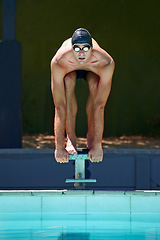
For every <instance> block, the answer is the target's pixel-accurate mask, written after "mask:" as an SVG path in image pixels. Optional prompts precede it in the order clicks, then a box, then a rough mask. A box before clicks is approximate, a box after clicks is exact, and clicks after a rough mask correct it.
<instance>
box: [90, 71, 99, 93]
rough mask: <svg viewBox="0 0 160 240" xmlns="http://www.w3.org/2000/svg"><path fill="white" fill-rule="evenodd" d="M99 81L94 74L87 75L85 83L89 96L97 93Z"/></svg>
mask: <svg viewBox="0 0 160 240" xmlns="http://www.w3.org/2000/svg"><path fill="white" fill-rule="evenodd" d="M99 79H100V77H99V76H98V75H97V74H95V73H93V72H89V73H88V75H87V82H88V86H89V91H90V93H91V94H92V93H93V94H94V93H95V92H96V91H97V89H98V84H99Z"/></svg>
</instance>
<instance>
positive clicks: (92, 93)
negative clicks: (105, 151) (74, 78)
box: [86, 72, 99, 149]
mask: <svg viewBox="0 0 160 240" xmlns="http://www.w3.org/2000/svg"><path fill="white" fill-rule="evenodd" d="M87 82H88V86H89V97H88V101H87V105H86V112H87V118H88V133H87V147H88V149H91V148H92V147H93V137H94V118H93V117H94V101H95V97H96V95H97V89H98V83H99V76H98V75H96V74H95V73H92V72H89V73H88V75H87Z"/></svg>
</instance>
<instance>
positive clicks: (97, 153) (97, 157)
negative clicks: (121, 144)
mask: <svg viewBox="0 0 160 240" xmlns="http://www.w3.org/2000/svg"><path fill="white" fill-rule="evenodd" d="M88 158H89V159H90V160H91V162H101V161H102V160H103V150H102V148H101V147H97V148H92V149H91V150H90V151H89V153H88Z"/></svg>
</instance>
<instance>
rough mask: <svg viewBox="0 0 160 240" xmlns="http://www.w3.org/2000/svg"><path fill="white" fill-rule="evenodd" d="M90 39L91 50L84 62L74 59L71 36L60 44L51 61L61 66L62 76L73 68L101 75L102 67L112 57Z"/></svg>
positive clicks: (73, 69)
mask: <svg viewBox="0 0 160 240" xmlns="http://www.w3.org/2000/svg"><path fill="white" fill-rule="evenodd" d="M92 41H93V50H92V54H91V57H90V58H89V60H88V61H87V62H86V63H84V64H80V63H79V62H77V61H76V59H75V57H74V55H73V51H72V45H71V38H70V39H68V40H66V41H65V42H64V43H63V44H62V46H61V48H60V49H59V50H58V51H57V53H56V55H55V56H54V57H53V59H52V61H53V62H54V63H56V64H57V65H58V66H59V67H60V68H61V71H62V72H63V74H64V76H65V75H66V74H67V73H69V72H72V71H75V70H86V71H91V72H93V73H96V74H97V75H99V76H100V77H101V73H102V71H103V69H104V67H105V66H106V65H107V64H109V63H110V62H111V61H112V58H111V56H110V55H109V54H108V53H107V52H106V51H104V50H103V49H102V48H100V47H99V45H98V43H97V42H96V41H95V40H94V39H93V40H92Z"/></svg>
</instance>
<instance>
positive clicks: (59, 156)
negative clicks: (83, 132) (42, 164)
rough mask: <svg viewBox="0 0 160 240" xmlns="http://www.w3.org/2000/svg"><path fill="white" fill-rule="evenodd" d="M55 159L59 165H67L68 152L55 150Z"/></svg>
mask: <svg viewBox="0 0 160 240" xmlns="http://www.w3.org/2000/svg"><path fill="white" fill-rule="evenodd" d="M54 155H55V159H56V161H57V162H60V163H68V162H69V160H68V159H69V154H68V152H67V151H66V150H65V149H64V148H62V149H58V150H57V149H56V150H55V153H54Z"/></svg>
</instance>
